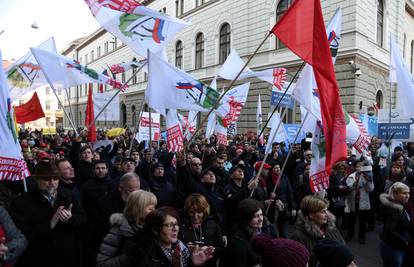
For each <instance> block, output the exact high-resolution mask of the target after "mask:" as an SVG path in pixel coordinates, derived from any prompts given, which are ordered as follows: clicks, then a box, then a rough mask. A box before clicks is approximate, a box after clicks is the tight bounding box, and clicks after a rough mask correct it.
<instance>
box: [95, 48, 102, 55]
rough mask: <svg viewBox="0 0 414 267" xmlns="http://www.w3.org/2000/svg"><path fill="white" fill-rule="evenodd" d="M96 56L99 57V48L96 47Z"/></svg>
mask: <svg viewBox="0 0 414 267" xmlns="http://www.w3.org/2000/svg"><path fill="white" fill-rule="evenodd" d="M96 56H97V57H100V56H101V46H98V48H96Z"/></svg>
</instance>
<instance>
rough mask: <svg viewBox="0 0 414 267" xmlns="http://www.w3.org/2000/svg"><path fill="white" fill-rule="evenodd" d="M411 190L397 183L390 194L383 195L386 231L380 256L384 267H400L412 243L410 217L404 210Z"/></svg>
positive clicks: (382, 239)
mask: <svg viewBox="0 0 414 267" xmlns="http://www.w3.org/2000/svg"><path fill="white" fill-rule="evenodd" d="M409 198H410V190H409V188H408V186H407V185H405V184H403V183H401V182H396V183H394V184H393V185H392V186H391V187H390V190H389V193H388V194H385V193H384V194H381V196H380V201H381V203H382V205H383V209H382V210H383V217H384V230H383V232H382V233H381V236H380V239H381V243H380V254H381V258H382V262H383V265H384V267H391V266H392V267H400V266H402V263H403V260H404V254H405V250H406V249H407V246H408V244H409V243H410V241H411V238H410V234H409V224H410V217H409V215H408V213H407V211H406V210H405V208H404V205H405V204H406V203H407V202H408V201H409Z"/></svg>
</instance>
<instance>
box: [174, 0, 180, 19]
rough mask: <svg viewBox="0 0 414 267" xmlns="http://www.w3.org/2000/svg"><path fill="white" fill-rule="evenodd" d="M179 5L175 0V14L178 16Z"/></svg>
mask: <svg viewBox="0 0 414 267" xmlns="http://www.w3.org/2000/svg"><path fill="white" fill-rule="evenodd" d="M178 12H180V6H179V5H178V0H176V1H175V16H176V17H178V16H179V15H180V14H179V13H178Z"/></svg>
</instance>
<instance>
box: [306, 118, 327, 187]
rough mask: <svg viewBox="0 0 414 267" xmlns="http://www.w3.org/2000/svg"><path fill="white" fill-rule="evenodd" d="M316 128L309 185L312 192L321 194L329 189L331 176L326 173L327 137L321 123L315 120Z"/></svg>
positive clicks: (312, 146) (312, 145) (313, 137)
mask: <svg viewBox="0 0 414 267" xmlns="http://www.w3.org/2000/svg"><path fill="white" fill-rule="evenodd" d="M313 121H314V122H315V128H314V131H313V135H312V144H311V149H312V154H313V157H312V160H311V166H310V173H309V185H310V188H311V190H312V192H314V193H316V192H320V191H323V190H325V189H327V188H328V187H329V174H328V172H327V171H326V167H325V161H326V150H325V147H326V146H325V137H324V135H323V131H322V128H321V127H322V125H321V123H320V121H317V120H313Z"/></svg>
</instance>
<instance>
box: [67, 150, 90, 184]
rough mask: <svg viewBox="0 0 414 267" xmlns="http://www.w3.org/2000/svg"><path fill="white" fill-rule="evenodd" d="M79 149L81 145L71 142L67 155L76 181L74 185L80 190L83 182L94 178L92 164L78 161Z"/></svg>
mask: <svg viewBox="0 0 414 267" xmlns="http://www.w3.org/2000/svg"><path fill="white" fill-rule="evenodd" d="M80 149H81V143H79V142H72V149H71V150H70V154H69V158H70V163H71V164H72V166H73V168H74V169H75V177H76V180H75V181H74V183H75V185H76V186H77V187H78V188H81V187H82V185H83V184H84V183H85V182H87V181H89V180H91V179H93V177H94V174H93V164H92V163H91V162H86V161H83V160H81V159H80Z"/></svg>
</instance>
